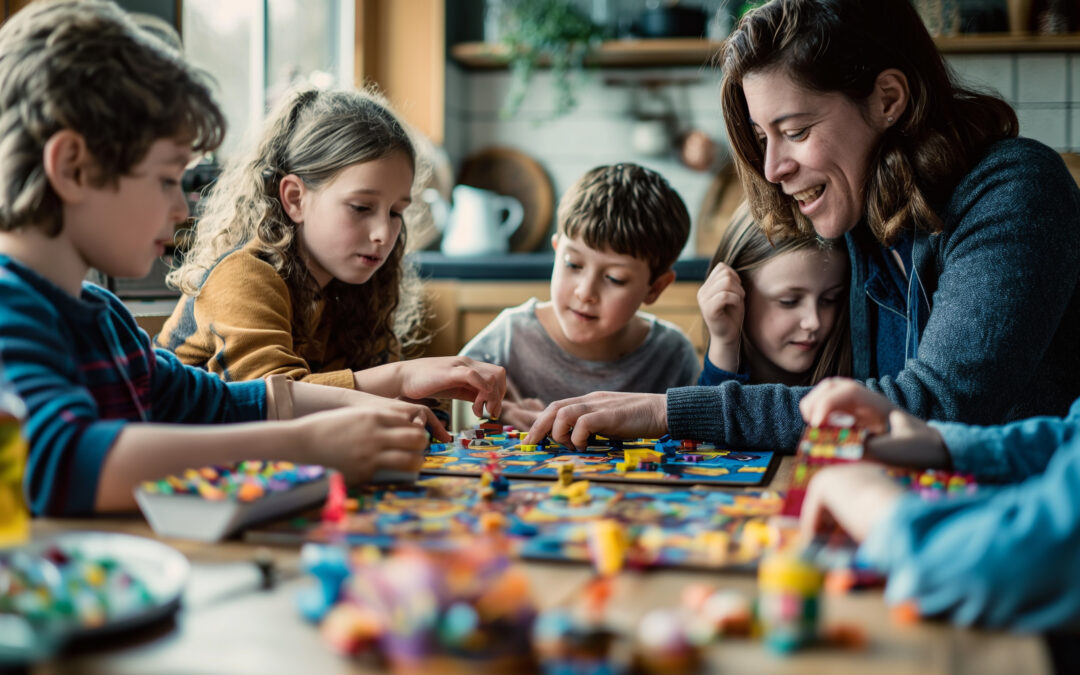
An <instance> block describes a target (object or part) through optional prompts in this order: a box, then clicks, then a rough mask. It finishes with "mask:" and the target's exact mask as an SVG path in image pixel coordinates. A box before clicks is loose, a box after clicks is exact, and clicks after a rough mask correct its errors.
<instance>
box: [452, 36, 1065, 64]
mask: <svg viewBox="0 0 1080 675" xmlns="http://www.w3.org/2000/svg"><path fill="white" fill-rule="evenodd" d="M935 42H937V45H938V49H940V50H941V51H942V52H943V53H945V54H973V53H1013V52H1080V34H1077V33H1071V34H1068V35H1010V34H1007V33H986V34H981V35H956V36H949V37H939V38H936V39H935ZM722 44H723V43H722V42H713V41H710V40H699V39H696V38H670V39H656V40H609V41H607V42H604V43H602V44H601V45H600V47H599V49H597V50H596V51H595V52H594V53H593V54H592V56H590V58H589V59H588V60H587V61H586V62H587V63H588V64H589V65H594V66H610V67H650V66H700V65H703V64H706V63H708V62H709V61H710V60H711V59H712V58H713V55H714V54H716V52H717V51H718V50H719V49H720V46H721V45H722ZM508 54H509V52H508V51H507V49H506V47H504V46H503V45H500V44H488V43H485V42H462V43H459V44H456V45H454V46H452V47H451V48H450V55H451V56H452V57H453V58H454V60H456V61H457V62H458V63H460V64H461V65H463V66H466V67H468V68H504V67H505V66H506V63H507V61H508Z"/></svg>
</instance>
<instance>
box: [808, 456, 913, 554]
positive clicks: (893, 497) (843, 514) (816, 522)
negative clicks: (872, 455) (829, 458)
mask: <svg viewBox="0 0 1080 675" xmlns="http://www.w3.org/2000/svg"><path fill="white" fill-rule="evenodd" d="M903 494H904V489H903V488H902V487H900V486H899V485H897V483H896V481H895V480H893V479H892V478H890V477H889V476H888V475H887V474H886V473H885V469H884V468H883V467H881V466H879V465H876V464H872V463H869V462H853V463H851V464H837V465H835V466H830V467H827V468H825V469H822V470H821V471H819V472H817V474H816V475H815V476H814V477H813V478H812V479H811V480H810V486H809V488H808V489H807V491H806V498H805V499H804V500H803V503H802V514H801V516H800V519H799V527H800V530H801V531H802V536H803V538H804V539H806V540H807V541H809V540H811V539H812V538H813V537H814V535H816V534H817V533H819V532H829V531H831V530H833V529H835V526H836V525H839V526H840V528H841V529H843V530H844V531H845V532H847V534H848V535H850V536H851V538H852V539H855V540H856V541H860V542H861V541H863V540H864V539H866V537H867V535H869V534H870V530H872V529H873V527H874V526H875V525H876V524H877V523H878V522H879V521H881V520H882V519H884V518H885V517H886V516H887V515H888V514H889V512H890V511H891V510H892V509H893V507H894V506H895V505H896V502H897V501H898V500H899V499H900V497H901V496H902V495H903Z"/></svg>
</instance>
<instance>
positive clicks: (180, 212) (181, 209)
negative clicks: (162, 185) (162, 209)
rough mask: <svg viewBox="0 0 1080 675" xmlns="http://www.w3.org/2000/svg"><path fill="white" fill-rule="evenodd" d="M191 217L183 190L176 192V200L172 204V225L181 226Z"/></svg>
mask: <svg viewBox="0 0 1080 675" xmlns="http://www.w3.org/2000/svg"><path fill="white" fill-rule="evenodd" d="M189 215H191V209H189V208H188V203H187V198H186V197H185V196H184V192H183V190H177V191H176V198H175V199H174V200H173V204H172V214H171V216H172V222H173V224H174V225H178V224H182V223H184V222H185V221H186V220H187V219H188V216H189Z"/></svg>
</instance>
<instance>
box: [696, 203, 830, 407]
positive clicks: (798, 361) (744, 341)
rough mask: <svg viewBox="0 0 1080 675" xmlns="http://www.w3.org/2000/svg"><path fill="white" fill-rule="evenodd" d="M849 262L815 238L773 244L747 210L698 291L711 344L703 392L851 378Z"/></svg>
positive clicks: (738, 213)
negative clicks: (734, 383)
mask: <svg viewBox="0 0 1080 675" xmlns="http://www.w3.org/2000/svg"><path fill="white" fill-rule="evenodd" d="M847 288H848V261H847V254H846V251H845V249H844V248H843V247H842V246H838V245H836V244H834V243H832V242H828V241H824V240H821V239H819V238H818V237H816V236H814V235H808V236H793V237H787V238H784V239H778V240H776V241H774V242H770V241H769V239H768V238H767V237H766V235H765V233H764V232H763V231H762V230H761V228H759V227H758V225H757V223H756V222H755V221H754V220H753V218H751V217H750V213H749V210H748V209H747V207H746V204H745V203H744V204H743V205H741V206H740V207H739V209H738V210H737V211H736V212H735V217H734V218H733V219H732V222H731V224H730V225H729V226H728V228H727V230H726V231H725V232H724V235H723V237H722V238H721V239H720V243H719V245H718V246H717V249H716V254H715V255H714V256H713V259H712V262H711V263H710V272H709V276H708V278H707V279H706V281H705V283H704V284H703V285H702V287H701V288H700V289H699V290H698V305H699V306H700V307H701V313H702V316H703V317H704V319H705V326H706V330H707V332H708V336H709V348H708V351H707V352H706V357H705V369H704V370H703V372H702V374H701V377H700V378H699V380H698V384H701V385H716V384H720V383H722V382H724V381H727V380H732V379H735V380H739V381H742V382H750V383H755V384H757V383H764V382H777V383H781V384H786V385H791V386H796V385H811V384H816V383H817V382H819V381H820V380H822V379H823V378H825V377H828V376H832V375H848V374H849V373H850V369H851V341H850V337H849V335H848V332H849V330H848V322H847Z"/></svg>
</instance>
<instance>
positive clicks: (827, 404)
mask: <svg viewBox="0 0 1080 675" xmlns="http://www.w3.org/2000/svg"><path fill="white" fill-rule="evenodd" d="M896 409H897V408H896V406H894V405H893V403H892V401H890V400H889V399H887V398H885V397H884V396H882V395H881V394H878V393H875V392H872V391H870V390H869V389H867V388H866V387H864V386H862V385H861V384H859V383H858V382H856V381H855V380H849V379H846V378H842V377H830V378H828V379H825V380H822V381H821V382H820V383H819V384H818V385H817V386H816V387H814V388H813V390H811V392H810V393H809V394H807V395H806V396H805V397H803V400H802V401H801V402H800V403H799V411H800V412H801V413H802V416H803V419H804V420H806V423H807V424H808V425H809V426H812V427H820V426H825V425H826V424H827V421H828V419H829V416H830V415H832V414H833V413H837V412H841V413H847V414H848V415H851V416H852V417H854V424H853V425H851V426H857V427H861V428H863V429H866V430H868V431H871V432H873V433H884V432H885V431H888V429H889V413H891V412H892V411H894V410H896Z"/></svg>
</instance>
